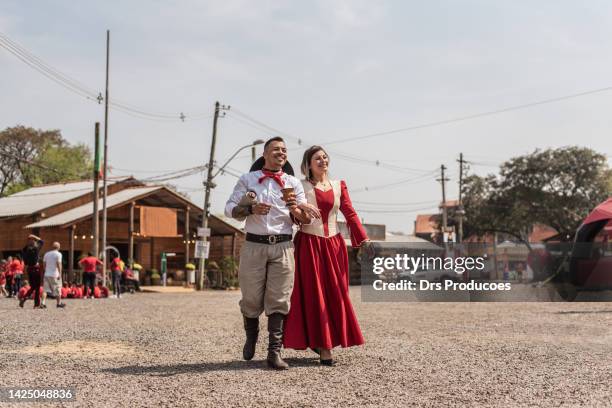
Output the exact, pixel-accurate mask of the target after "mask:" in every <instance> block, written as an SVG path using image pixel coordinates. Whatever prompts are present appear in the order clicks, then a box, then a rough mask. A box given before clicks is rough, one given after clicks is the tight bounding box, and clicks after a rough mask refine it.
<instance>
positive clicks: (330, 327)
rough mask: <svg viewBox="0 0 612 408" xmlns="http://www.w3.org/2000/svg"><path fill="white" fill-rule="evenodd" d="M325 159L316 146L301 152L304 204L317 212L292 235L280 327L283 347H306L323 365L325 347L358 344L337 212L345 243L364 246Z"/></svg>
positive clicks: (328, 356)
mask: <svg viewBox="0 0 612 408" xmlns="http://www.w3.org/2000/svg"><path fill="white" fill-rule="evenodd" d="M328 166H329V156H328V155H327V153H326V152H325V150H324V149H323V148H322V147H321V146H312V147H311V148H309V149H308V150H306V152H305V153H304V159H303V161H302V166H301V170H302V173H303V174H304V175H305V176H306V179H305V180H304V181H302V184H303V185H304V192H305V193H306V199H307V200H308V204H309V205H311V206H315V207H317V208H318V209H319V211H320V213H321V218H320V219H313V221H312V222H311V223H310V224H308V225H301V226H300V231H299V232H298V233H297V234H296V236H295V240H294V244H295V283H294V286H293V293H292V295H291V309H290V311H289V314H288V315H287V321H286V323H285V336H284V345H285V347H286V348H293V349H297V350H304V349H306V348H308V347H309V348H311V349H312V350H314V351H315V352H317V353H319V354H320V361H321V364H323V365H333V358H332V353H331V349H333V348H334V347H336V346H342V347H350V346H357V345H361V344H363V343H364V340H363V336H362V334H361V330H360V328H359V324H358V323H357V318H356V317H355V312H354V311H353V306H352V305H351V300H350V297H349V287H348V284H349V276H348V275H349V263H348V253H347V250H346V244H345V242H344V238H343V237H342V235H341V234H340V232H339V230H338V225H337V222H336V216H337V214H338V210H340V211H341V212H342V214H344V218H345V219H346V222H347V225H348V227H349V230H350V233H351V244H352V245H353V247H359V246H362V245H364V244H365V243H367V242H369V239H368V237H367V235H366V232H365V230H364V228H363V226H362V225H361V222H360V221H359V217H358V216H357V213H356V212H355V210H354V209H353V206H352V204H351V200H350V198H349V195H348V191H347V188H346V184H345V183H344V181H336V180H330V179H329V177H328Z"/></svg>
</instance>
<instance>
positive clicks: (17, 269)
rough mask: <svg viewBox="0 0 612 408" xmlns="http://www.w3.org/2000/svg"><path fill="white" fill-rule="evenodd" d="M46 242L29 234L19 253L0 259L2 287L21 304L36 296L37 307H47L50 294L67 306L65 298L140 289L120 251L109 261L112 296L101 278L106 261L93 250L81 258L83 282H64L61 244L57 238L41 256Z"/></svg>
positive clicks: (57, 304)
mask: <svg viewBox="0 0 612 408" xmlns="http://www.w3.org/2000/svg"><path fill="white" fill-rule="evenodd" d="M43 246H44V242H43V240H42V239H40V238H39V237H37V236H36V235H29V236H28V242H27V244H26V246H25V247H24V248H23V249H22V251H21V253H20V254H17V255H15V256H9V257H8V258H7V259H3V260H0V291H1V293H2V295H3V296H6V297H9V298H13V297H14V298H16V299H18V300H19V306H20V307H23V306H24V304H25V303H26V301H27V300H28V299H33V300H34V308H36V309H44V308H46V307H47V305H46V300H47V298H48V297H51V298H53V299H55V301H56V307H58V308H64V307H65V306H66V305H65V303H63V302H62V299H67V298H68V299H71V298H72V299H84V298H88V299H93V298H106V297H115V298H120V297H121V293H122V292H125V291H130V292H134V291H136V290H140V285H139V283H138V280H137V279H136V278H135V277H134V274H133V273H132V271H131V270H130V268H128V267H127V265H126V264H125V263H124V262H123V261H122V260H121V258H120V257H119V256H118V255H117V256H116V257H114V258H113V259H112V260H111V262H110V264H109V266H110V271H111V276H110V277H111V281H110V282H111V287H112V289H113V294H112V296H111V295H110V291H109V288H108V287H106V286H104V285H103V283H102V280H101V275H102V273H101V272H102V271H101V267H102V265H103V263H102V261H101V260H100V259H98V258H97V257H96V256H94V255H93V254H92V253H88V256H86V257H84V258H82V259H81V260H80V261H79V266H80V267H81V271H82V283H78V282H76V281H75V282H70V283H68V282H62V276H63V275H62V254H61V252H60V251H59V250H60V244H59V243H58V242H54V243H53V244H52V245H51V249H50V250H49V251H47V252H46V253H45V254H44V256H42V258H41V256H40V255H41V250H42V248H43Z"/></svg>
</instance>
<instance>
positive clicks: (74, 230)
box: [68, 225, 76, 283]
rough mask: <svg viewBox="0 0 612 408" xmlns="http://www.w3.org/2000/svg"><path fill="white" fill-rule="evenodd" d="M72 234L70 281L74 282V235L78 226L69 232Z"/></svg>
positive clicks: (70, 239) (73, 226)
mask: <svg viewBox="0 0 612 408" xmlns="http://www.w3.org/2000/svg"><path fill="white" fill-rule="evenodd" d="M68 232H69V233H70V236H69V241H68V242H70V249H69V251H68V281H69V282H70V283H72V282H74V234H75V233H76V225H72V226H71V227H70V229H69V230H68Z"/></svg>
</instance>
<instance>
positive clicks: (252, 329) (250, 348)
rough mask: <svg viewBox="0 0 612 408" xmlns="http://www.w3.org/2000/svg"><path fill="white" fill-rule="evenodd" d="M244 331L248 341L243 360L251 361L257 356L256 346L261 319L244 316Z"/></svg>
mask: <svg viewBox="0 0 612 408" xmlns="http://www.w3.org/2000/svg"><path fill="white" fill-rule="evenodd" d="M243 319H244V331H245V333H246V341H245V342H244V348H243V349H242V358H244V359H245V360H250V359H252V358H253V356H254V355H255V345H256V344H257V336H258V335H259V319H258V318H257V317H255V318H251V317H246V316H243Z"/></svg>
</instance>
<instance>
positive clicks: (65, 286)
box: [60, 282, 70, 299]
mask: <svg viewBox="0 0 612 408" xmlns="http://www.w3.org/2000/svg"><path fill="white" fill-rule="evenodd" d="M69 292H70V288H69V287H68V283H67V282H64V284H63V285H62V288H61V289H60V296H61V297H62V299H66V298H67V297H68V293H69Z"/></svg>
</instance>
